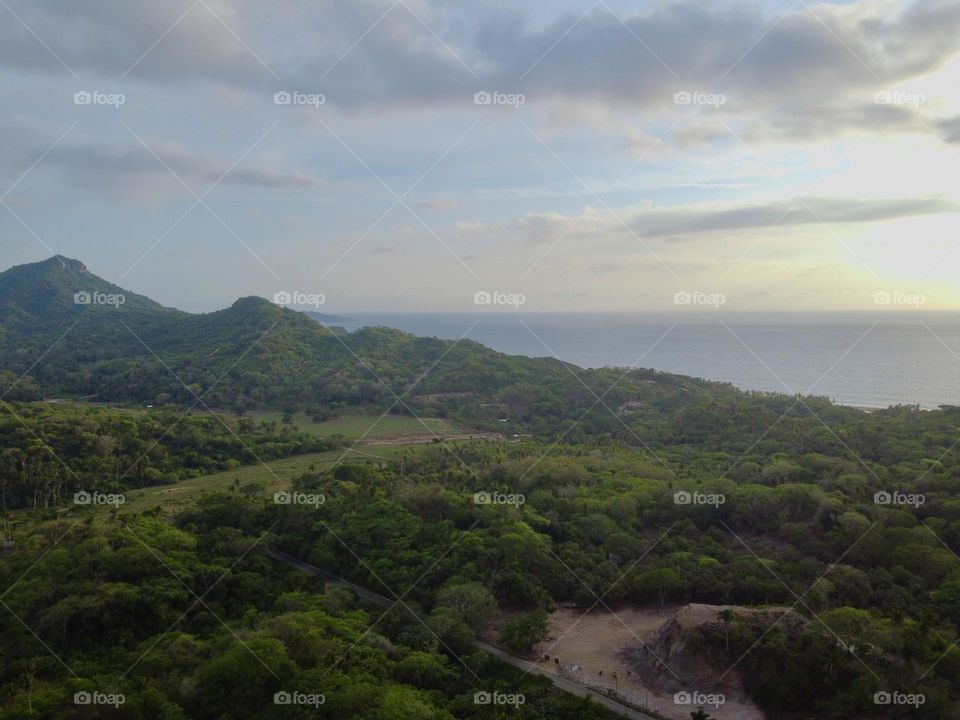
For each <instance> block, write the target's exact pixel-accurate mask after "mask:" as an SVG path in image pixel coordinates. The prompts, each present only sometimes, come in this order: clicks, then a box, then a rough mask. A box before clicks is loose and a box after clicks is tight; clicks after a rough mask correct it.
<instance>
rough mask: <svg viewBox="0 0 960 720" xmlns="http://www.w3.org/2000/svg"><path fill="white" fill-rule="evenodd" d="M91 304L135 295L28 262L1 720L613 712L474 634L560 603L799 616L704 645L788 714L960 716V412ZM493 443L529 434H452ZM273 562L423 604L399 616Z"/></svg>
mask: <svg viewBox="0 0 960 720" xmlns="http://www.w3.org/2000/svg"><path fill="white" fill-rule="evenodd" d="M71 273H73V274H71ZM78 278H79V279H78ZM98 283H99V285H98ZM85 286H90V289H93V290H97V291H100V292H108V291H113V292H116V291H119V289H118V288H115V287H114V286H111V285H109V284H107V283H105V282H104V281H101V280H99V279H97V278H94V277H93V276H90V275H89V274H88V273H86V272H85V270H84V269H83V268H82V267H81V266H78V265H71V263H70V262H69V261H63V260H62V259H53V260H51V261H48V262H46V263H40V264H36V265H32V266H23V267H20V268H14V269H12V270H10V271H8V272H6V273H3V274H2V275H0V309H2V310H4V311H5V312H4V313H3V314H0V362H2V367H3V370H2V371H0V375H2V379H4V380H9V386H8V387H9V389H8V390H6V392H7V395H6V396H5V397H4V399H3V401H2V410H3V414H2V415H0V489H2V498H3V503H4V534H3V540H4V543H3V546H2V548H0V582H2V583H3V587H4V589H5V590H7V592H6V594H5V595H3V602H4V604H6V605H8V608H7V610H9V612H6V613H3V612H0V618H2V619H0V633H2V637H3V640H2V642H0V704H2V705H3V707H4V708H5V709H4V710H3V711H0V718H4V717H10V718H14V717H15V718H20V717H30V716H31V715H35V716H38V717H56V718H61V717H63V718H69V717H75V716H80V714H81V710H80V709H78V707H77V706H75V705H74V704H73V702H72V697H73V693H75V692H82V691H91V692H92V691H93V690H98V691H99V692H103V693H108V694H109V693H110V692H122V693H123V694H124V695H125V697H126V698H127V700H128V701H127V702H126V703H125V704H124V705H123V706H121V708H119V709H117V710H115V711H114V710H112V709H110V710H109V712H110V713H114V714H113V715H112V716H114V717H124V716H126V717H138V718H139V717H144V718H170V719H174V718H186V717H191V718H199V719H206V718H222V717H231V718H233V717H302V716H305V714H306V712H307V711H306V709H305V708H302V707H293V706H285V705H275V704H274V703H273V702H272V696H273V693H276V692H279V691H281V690H289V691H291V692H293V691H294V690H296V691H299V692H302V693H307V694H310V693H322V694H324V696H325V698H326V702H325V703H324V704H323V705H322V707H320V708H319V709H317V710H313V709H311V710H309V713H310V714H315V715H317V716H319V717H331V718H344V717H364V718H375V719H376V718H386V717H391V718H394V717H399V718H403V717H417V718H420V717H425V718H430V717H435V718H448V717H457V718H472V717H477V718H480V717H489V716H490V712H491V708H489V707H487V706H484V705H482V704H475V703H474V702H473V693H474V692H478V691H482V690H494V689H500V690H503V691H504V692H508V693H510V692H514V693H516V692H520V693H523V694H525V695H526V696H527V703H526V704H525V705H524V706H523V708H522V714H523V715H524V716H526V717H530V718H540V717H543V718H564V717H571V718H573V717H578V718H579V717H585V718H593V717H596V718H599V717H604V716H605V715H604V713H603V712H602V711H600V710H599V709H597V707H596V706H594V705H589V704H588V703H586V702H585V701H582V700H579V699H574V698H572V697H571V696H569V695H565V694H562V693H559V692H557V691H555V690H554V689H552V688H551V687H550V686H549V685H548V684H547V683H545V682H544V681H542V680H535V679H534V678H532V677H530V676H529V675H527V676H524V677H520V676H519V674H517V673H515V672H513V671H510V670H508V669H506V668H503V667H501V666H500V665H498V664H497V663H495V662H494V661H493V660H492V659H491V658H490V657H489V656H487V655H485V654H483V653H482V652H480V651H479V650H478V649H477V647H476V645H475V642H474V641H475V638H476V636H477V634H478V633H483V632H485V631H486V630H487V629H489V627H490V625H491V624H492V621H493V620H494V619H495V618H497V616H498V615H499V614H500V613H503V614H505V615H507V616H508V617H510V618H511V619H510V620H509V621H507V622H505V623H503V624H502V626H501V630H500V635H499V641H500V643H501V644H502V645H503V646H504V647H506V648H507V649H509V650H512V651H513V652H516V653H521V654H523V653H530V652H531V651H532V650H533V649H534V647H535V645H536V644H537V642H538V641H539V640H541V639H542V638H543V636H544V633H545V628H546V614H547V613H549V612H550V611H552V610H553V609H554V608H555V607H556V606H558V605H559V604H561V603H563V604H566V605H569V604H571V603H572V604H575V605H577V606H579V607H581V608H588V607H591V606H594V605H596V606H598V607H599V608H600V609H604V608H616V607H617V606H619V605H631V606H649V607H655V608H660V607H664V608H666V607H669V606H675V605H677V604H682V603H689V602H699V603H708V604H715V605H734V606H747V607H748V608H763V607H765V606H776V607H780V608H792V610H790V611H789V612H786V613H783V614H782V617H781V618H780V620H782V621H779V620H778V622H776V623H774V624H771V623H770V622H766V621H762V618H765V617H767V616H768V613H751V612H749V611H746V612H737V611H734V610H729V611H725V612H723V613H721V614H720V615H718V618H719V619H718V621H717V622H716V623H715V624H714V625H712V626H704V627H702V628H699V629H698V630H697V631H696V632H695V633H692V634H691V635H690V637H687V638H685V642H686V643H687V647H689V648H690V649H691V650H692V651H694V652H696V654H697V656H698V657H699V658H702V659H704V661H705V662H707V663H709V664H710V665H711V666H713V667H716V668H718V669H719V671H723V670H725V669H726V668H729V667H731V666H735V667H736V668H737V672H738V673H739V675H740V677H741V679H742V681H743V683H744V686H745V687H746V689H747V691H748V693H749V694H750V696H751V697H752V698H753V699H754V700H755V701H756V702H757V703H758V704H759V706H760V707H761V708H762V709H763V710H764V711H765V712H766V713H767V714H768V715H769V717H772V718H785V719H786V720H807V719H808V718H818V720H821V719H822V720H830V719H833V718H838V719H839V718H854V719H859V720H867V719H873V718H880V717H884V718H896V717H900V715H901V714H902V713H903V712H904V710H905V708H904V707H903V706H901V705H897V704H893V703H891V704H886V705H885V704H876V703H875V702H874V694H875V693H883V692H890V693H895V692H900V693H905V694H908V695H911V694H912V695H922V696H923V698H924V702H923V703H922V704H919V705H918V707H917V708H915V709H913V708H911V709H910V711H911V714H912V715H914V716H916V717H919V718H924V719H925V720H941V719H942V720H946V719H947V718H952V717H955V716H956V711H957V703H956V698H957V697H960V650H958V647H960V611H958V607H960V560H958V557H957V555H956V554H955V552H957V551H958V550H960V501H958V499H957V495H956V494H957V487H958V480H960V457H958V454H957V451H956V448H957V441H958V438H960V408H954V407H945V408H942V409H941V410H939V411H937V412H921V411H918V410H916V409H914V408H907V407H897V408H890V409H887V410H883V411H877V412H874V413H869V414H868V413H864V412H861V411H858V410H855V409H852V408H843V407H837V406H834V405H832V404H830V403H829V402H827V401H826V400H824V399H817V398H791V397H784V396H780V395H773V394H762V393H745V392H740V391H738V390H736V389H735V388H733V387H731V386H729V385H725V384H720V383H710V382H706V381H701V380H695V379H691V378H683V377H679V376H674V375H669V374H665V373H658V372H654V371H650V370H636V371H631V372H624V371H618V370H615V369H604V370H591V371H587V370H582V369H579V368H575V367H572V366H568V365H564V364H562V363H559V362H555V361H552V360H545V359H530V358H515V357H508V356H504V355H501V354H499V353H495V352H493V351H491V350H489V349H487V348H483V347H481V346H479V345H477V344H475V343H469V342H461V343H450V342H445V341H440V340H437V339H425V338H415V337H413V336H410V335H406V334H404V333H398V332H394V331H390V330H384V329H371V330H365V331H361V332H357V333H350V334H347V333H343V332H341V331H337V330H327V329H325V328H323V327H321V326H319V325H318V324H317V323H315V322H314V321H313V320H311V319H310V318H308V317H306V316H305V315H303V314H301V313H294V312H291V311H288V310H284V309H281V308H278V307H276V306H274V305H272V304H270V303H267V302H266V301H263V300H259V299H256V298H247V299H244V300H241V301H238V302H237V303H236V304H235V305H234V306H233V307H231V308H229V309H227V310H224V311H221V312H219V313H210V314H208V315H200V316H198V315H189V314H186V313H180V312H178V311H174V310H168V309H165V308H161V307H160V306H158V305H156V304H155V303H152V302H151V301H149V300H147V299H146V298H137V297H135V296H130V300H129V302H127V303H125V304H123V305H121V306H119V307H116V308H109V307H97V306H92V305H87V306H75V305H73V303H72V300H71V301H70V302H69V303H67V299H69V298H72V292H75V291H76V290H75V288H80V289H83V288H84V287H85ZM28 291H29V292H28ZM31 293H32V294H31ZM72 323H76V325H75V326H74V325H72ZM68 330H69V332H67V331H68ZM65 332H66V335H65V336H64V338H63V340H62V342H60V343H57V344H56V345H55V347H54V349H53V350H51V351H50V353H49V354H48V355H47V356H45V358H44V361H43V362H40V363H38V364H36V366H35V367H31V366H32V365H33V364H34V363H35V362H36V360H37V358H38V357H40V355H41V353H42V352H43V350H45V349H47V347H49V344H51V343H52V342H53V340H56V339H57V337H58V336H60V335H63V333H65ZM44 343H48V344H47V345H46V346H45V345H44ZM28 370H29V373H27V371H28ZM24 373H27V374H26V375H24ZM21 376H23V377H21ZM5 389H6V388H5ZM49 395H68V396H95V397H96V399H97V400H100V401H108V400H109V401H113V402H116V403H137V404H138V405H140V407H137V408H133V407H108V406H105V405H89V404H81V403H59V404H57V403H48V402H39V401H38V400H39V399H40V398H42V397H44V396H49ZM147 404H152V405H156V406H157V407H156V408H152V409H147V408H144V407H142V406H143V405H147ZM208 408H217V409H218V414H217V415H216V416H214V415H212V414H210V412H208ZM380 414H385V417H384V418H383V419H382V420H381V421H380V422H379V423H377V424H376V425H375V426H374V427H373V428H372V429H371V425H373V424H374V422H375V421H376V420H377V417H378V416H379V415H380ZM414 414H416V416H420V417H425V418H429V419H426V420H425V421H424V422H425V423H426V424H427V426H428V427H427V428H424V427H423V424H421V422H420V421H419V420H417V419H416V417H414ZM501 420H504V421H506V422H501ZM469 428H481V429H486V430H494V431H500V432H501V433H502V435H500V438H501V439H490V438H491V437H496V436H495V435H493V434H492V433H488V434H487V435H486V436H484V437H485V439H482V440H480V439H478V440H455V441H446V440H444V439H443V438H444V437H448V438H449V437H454V438H456V437H457V436H458V435H467V434H469V430H468V429H469ZM368 430H369V432H367V431H368ZM365 433H366V439H365V440H364V444H358V443H357V444H355V443H356V441H358V440H360V438H361V436H363V435H364V434H365ZM434 434H436V435H437V436H440V437H439V438H436V442H432V440H434V439H435V438H434V437H433V435H434ZM514 436H516V437H514ZM367 441H369V442H370V443H375V442H380V443H382V444H381V445H376V444H367ZM408 442H409V443H410V444H409V445H408V444H407V443H408ZM280 490H286V491H291V492H292V494H291V495H290V496H288V499H289V498H294V497H305V498H311V499H312V500H310V501H309V502H305V503H301V502H298V501H293V500H291V502H289V503H282V502H275V501H274V497H273V493H275V492H278V491H280ZM79 491H86V492H93V491H97V492H101V493H117V492H124V493H128V494H129V498H128V500H129V501H128V502H127V503H126V504H125V505H121V506H119V507H115V506H114V507H102V508H100V509H99V511H98V510H97V509H96V508H84V507H77V506H75V505H73V504H72V503H71V499H72V494H73V493H75V492H79ZM321 499H322V500H321ZM8 509H9V510H13V509H19V512H16V513H10V512H7V510H8ZM268 547H270V548H273V549H277V550H283V551H285V552H287V553H289V554H291V555H294V556H296V557H299V558H302V559H304V560H306V561H309V562H311V563H312V564H314V565H316V566H317V567H319V568H321V569H323V570H324V571H326V572H330V573H335V574H337V575H339V576H342V577H345V578H347V579H349V580H351V581H353V582H355V583H357V584H359V585H361V586H364V587H367V588H370V589H371V590H373V591H374V592H376V593H379V594H381V595H383V596H385V597H388V598H390V599H392V600H396V601H397V602H396V604H395V605H394V607H393V608H392V609H390V611H389V612H387V613H386V614H385V615H383V616H382V617H381V613H378V612H376V611H373V610H371V608H369V607H367V606H365V604H364V603H363V601H362V600H360V599H358V598H356V597H354V595H353V594H352V593H350V592H347V591H345V590H343V589H337V588H330V589H328V590H324V589H323V588H322V587H319V586H316V585H313V584H312V583H313V581H312V580H311V579H310V578H309V577H306V576H305V575H304V574H302V573H298V572H296V571H292V570H288V569H286V568H284V567H283V566H280V565H278V564H277V563H276V562H274V561H272V560H270V559H269V558H268V557H267V556H266V555H265V554H264V553H265V551H266V549H267V548H268ZM194 593H197V594H196V595H194ZM198 596H199V598H201V600H200V601H198V599H197V598H198ZM0 610H2V608H0ZM771 612H775V611H771ZM774 617H777V616H776V615H775V614H774ZM758 618H759V619H758ZM494 624H495V623H494ZM34 633H35V634H34ZM58 658H59V661H58ZM90 710H91V708H84V709H83V710H82V712H83V713H84V716H88V715H89V714H90V712H89V711H90ZM500 710H501V709H498V710H497V712H500ZM93 711H94V713H96V712H100V713H101V714H102V715H103V716H104V717H105V716H106V714H107V712H108V711H107V710H104V709H103V708H99V709H98V708H93ZM510 712H511V713H512V712H514V710H513V709H510ZM94 716H97V715H96V714H94Z"/></svg>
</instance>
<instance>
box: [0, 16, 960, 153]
mask: <svg viewBox="0 0 960 720" xmlns="http://www.w3.org/2000/svg"><path fill="white" fill-rule="evenodd" d="M8 4H9V5H10V7H11V9H12V10H13V11H14V12H16V13H17V15H19V16H20V17H21V18H22V19H23V20H24V22H25V23H27V24H28V25H29V26H30V27H31V28H32V29H33V30H34V32H36V34H37V35H38V36H39V37H40V38H42V39H43V40H44V42H46V43H47V44H48V45H49V46H50V48H51V49H52V50H53V51H54V52H55V53H56V54H57V55H59V56H60V57H61V58H62V59H63V61H64V62H65V63H66V64H67V65H68V66H69V67H71V68H73V69H74V70H75V71H76V72H78V73H82V72H83V71H85V70H95V71H97V72H98V73H101V74H103V75H104V76H105V77H119V76H120V75H121V74H122V73H123V72H124V71H126V70H127V69H128V68H129V67H130V66H131V65H133V64H134V63H136V62H137V60H138V58H140V57H141V56H143V57H142V59H141V60H140V61H139V62H138V63H137V64H136V66H135V67H134V69H133V70H132V71H131V73H130V77H132V78H140V79H149V80H151V81H184V82H185V81H190V82H199V81H203V80H213V81H215V82H217V83H221V84H226V85H230V86H235V87H238V88H242V89H246V90H250V91H255V92H259V93H263V97H264V98H265V99H266V98H267V97H269V95H268V94H269V93H270V92H273V91H275V90H279V89H291V90H292V89H299V90H303V91H311V92H323V93H324V94H325V95H326V96H327V98H328V102H330V103H331V104H333V105H337V106H339V107H341V108H371V109H374V108H376V109H380V108H382V107H384V106H398V105H406V106H417V105H420V104H424V103H431V104H433V103H458V104H462V105H464V106H466V105H468V104H469V103H470V102H471V99H472V96H473V93H474V92H475V91H477V90H480V89H488V90H501V91H503V92H522V93H524V94H525V95H527V97H528V99H529V101H531V102H536V101H538V100H549V101H557V100H568V101H571V102H581V103H582V102H592V103H599V104H603V105H605V106H608V107H611V108H615V109H616V108H620V109H626V110H636V109H643V110H662V109H666V108H669V107H671V106H672V103H673V94H674V93H675V92H677V91H679V90H691V91H692V90H698V89H699V90H704V91H708V92H720V93H724V94H726V95H727V96H728V98H729V102H728V105H727V107H726V108H725V109H726V110H729V111H730V112H733V113H740V114H745V115H751V114H752V115H757V116H763V117H765V118H767V120H768V121H769V123H770V126H771V127H772V128H775V129H780V130H782V131H783V132H785V133H787V134H793V135H797V134H802V133H803V132H804V128H808V127H810V123H811V121H813V122H814V124H815V126H816V128H817V131H818V132H830V131H833V130H836V129H840V128H842V127H844V126H847V125H849V126H858V127H859V126H863V125H866V126H870V125H873V124H874V123H877V122H879V123H880V124H881V125H882V126H884V127H888V128H890V129H903V128H906V127H911V126H910V124H909V123H907V122H906V121H905V119H904V118H903V117H902V116H901V115H898V114H897V113H892V112H886V113H884V112H881V111H876V110H873V109H871V108H870V107H869V105H870V103H871V102H872V97H873V94H874V92H875V91H877V90H882V89H884V88H885V87H888V86H889V85H891V84H893V83H896V82H899V81H902V80H904V79H906V78H909V77H912V76H914V75H917V74H922V73H925V72H926V71H928V70H929V69H930V68H932V67H935V66H936V65H937V64H938V63H940V62H942V60H943V59H944V58H945V56H947V55H948V54H949V53H950V51H951V50H954V51H955V50H958V49H960V48H956V47H954V43H955V40H956V37H957V36H958V34H960V3H956V2H953V1H949V2H948V1H947V0H919V1H918V2H914V3H911V4H909V5H907V6H905V9H903V10H902V12H901V13H900V14H899V15H891V13H890V12H889V8H890V5H889V3H886V2H884V3H880V2H874V0H861V1H860V2H859V3H854V4H848V5H837V6H831V5H827V4H823V3H818V4H816V5H815V6H810V7H807V6H802V7H800V9H799V10H794V11H791V12H789V13H787V14H785V15H783V16H780V17H777V16H776V15H770V14H769V13H761V12H758V11H757V9H756V7H755V6H753V5H750V6H748V5H746V4H729V3H703V2H700V1H699V0H697V1H696V2H694V1H691V0H684V1H681V2H666V3H660V4H656V5H654V7H653V9H651V10H649V11H646V12H643V13H638V14H633V15H630V16H625V17H622V18H618V17H616V16H614V15H613V14H612V13H611V12H609V11H608V10H607V9H606V8H605V7H603V6H598V7H596V8H594V9H593V10H592V11H591V12H589V13H588V14H587V15H586V16H583V17H579V21H578V16H577V15H564V16H562V17H558V18H556V19H555V21H554V22H553V23H551V24H548V25H547V26H539V27H537V28H531V26H530V25H529V24H528V23H526V22H525V20H524V17H523V16H522V15H521V14H520V13H519V12H517V11H509V12H505V11H502V10H490V11H482V12H481V11H478V10H477V9H476V8H473V9H471V10H470V11H469V12H467V11H464V10H460V9H456V8H453V7H452V6H448V5H443V6H439V5H431V4H429V3H426V2H413V1H412V0H411V2H409V3H406V4H398V5H395V6H393V7H392V9H389V8H390V7H391V5H390V2H389V1H388V0H357V1H356V2H351V3H337V4H327V3H320V4H317V5H304V4H301V3H296V2H292V0H278V2H277V3H270V4H264V3H258V2H253V0H237V1H236V2H234V3H230V4H226V3H223V2H216V1H215V0H209V2H207V3H206V4H205V3H200V4H198V5H196V6H194V7H193V8H192V9H190V7H191V5H190V2H189V0H172V1H171V2H166V3H154V2H150V1H149V0H97V2H85V3H80V2H66V3H65V2H59V1H57V0H9V2H8ZM388 9H389V11H388ZM385 11H388V12H386V14H384V13H385ZM183 13H186V14H185V15H183ZM214 13H216V14H214ZM181 15H183V17H182V19H180V21H179V22H178V23H177V24H176V27H174V28H173V29H172V30H171V29H170V28H171V26H172V25H173V24H174V23H175V22H176V21H177V19H178V18H180V17H181ZM467 16H469V18H468V17H467ZM467 19H469V20H470V22H467V21H466V20H467ZM374 24H375V27H373V29H372V30H371V29H370V28H371V26H372V25H374ZM571 27H572V29H571ZM368 31H369V32H368ZM434 32H435V33H437V35H438V36H439V37H435V36H434V35H433V34H432V33H434ZM161 38H162V39H161ZM354 43H356V44H355V45H354V46H353V47H352V48H351V46H352V45H353V44H354ZM151 46H152V49H150V48H151ZM148 50H149V51H148ZM144 53H146V54H145V55H144ZM0 62H2V63H5V64H7V65H14V66H16V67H18V68H21V69H26V68H29V69H34V70H41V71H46V72H51V71H57V72H65V70H63V68H62V67H61V66H60V64H59V62H58V61H57V60H56V59H55V58H54V57H53V56H52V55H51V53H50V52H49V51H48V50H47V49H45V48H44V47H43V46H42V44H41V43H40V42H39V41H38V40H37V38H35V37H33V36H32V35H31V34H30V33H29V32H28V31H27V30H26V29H25V28H24V27H23V26H22V25H21V24H20V23H18V22H15V21H14V20H13V19H12V18H9V17H8V21H5V22H3V23H2V24H0ZM273 73H276V75H277V76H279V79H277V78H275V77H274V76H273ZM888 110H889V109H888Z"/></svg>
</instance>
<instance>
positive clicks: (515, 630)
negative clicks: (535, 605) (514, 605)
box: [500, 610, 547, 655]
mask: <svg viewBox="0 0 960 720" xmlns="http://www.w3.org/2000/svg"><path fill="white" fill-rule="evenodd" d="M546 636H547V613H546V612H545V611H543V610H534V611H533V612H528V613H523V614H521V615H517V616H516V617H513V618H511V619H510V620H508V621H507V622H506V624H505V625H504V626H503V630H502V631H501V632H500V644H501V645H502V646H503V647H504V648H506V649H507V650H509V651H510V652H512V653H516V654H518V655H526V654H527V653H529V652H531V651H532V650H533V646H534V645H536V644H537V643H538V642H540V641H541V640H543V639H544V638H545V637H546Z"/></svg>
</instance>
